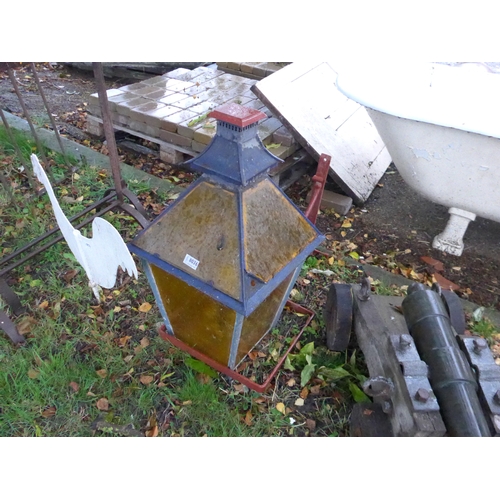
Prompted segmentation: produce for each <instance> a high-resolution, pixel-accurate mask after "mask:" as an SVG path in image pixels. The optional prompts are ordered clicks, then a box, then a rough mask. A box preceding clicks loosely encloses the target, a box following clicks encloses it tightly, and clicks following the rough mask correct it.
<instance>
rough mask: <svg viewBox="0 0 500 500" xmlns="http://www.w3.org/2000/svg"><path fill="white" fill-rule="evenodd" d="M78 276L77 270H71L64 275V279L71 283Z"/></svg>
mask: <svg viewBox="0 0 500 500" xmlns="http://www.w3.org/2000/svg"><path fill="white" fill-rule="evenodd" d="M77 274H78V270H77V269H70V270H69V271H66V272H65V273H64V274H63V279H64V281H65V282H66V283H70V282H71V280H72V279H73V278H74V277H75V276H76V275H77Z"/></svg>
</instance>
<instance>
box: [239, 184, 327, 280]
mask: <svg viewBox="0 0 500 500" xmlns="http://www.w3.org/2000/svg"><path fill="white" fill-rule="evenodd" d="M242 206H243V225H244V228H245V229H244V234H245V240H244V245H245V264H246V266H245V268H246V270H247V272H249V273H250V274H252V275H254V276H256V277H257V278H259V279H261V280H262V281H264V282H266V283H267V282H268V281H269V280H270V279H271V278H272V277H273V276H274V275H275V274H276V273H277V272H278V271H280V270H281V269H282V268H283V267H285V266H286V265H287V264H288V263H289V262H290V261H291V260H292V259H293V258H294V257H296V256H297V255H298V254H299V253H300V252H301V251H302V250H303V249H304V248H305V247H306V246H307V245H308V244H309V243H311V242H312V241H314V240H315V238H316V237H317V234H316V231H315V230H314V229H313V228H312V227H311V226H310V225H309V223H308V221H307V219H305V218H304V216H303V215H302V214H301V213H300V212H299V211H298V210H297V209H296V208H295V206H294V205H293V204H292V203H291V202H290V201H289V200H288V199H287V198H286V197H285V196H283V194H282V193H281V191H279V190H278V188H277V187H276V186H275V185H274V184H273V182H272V181H271V180H269V179H266V180H264V181H262V182H260V183H258V184H256V185H255V186H254V187H252V188H249V189H247V190H245V191H244V192H243V203H242Z"/></svg>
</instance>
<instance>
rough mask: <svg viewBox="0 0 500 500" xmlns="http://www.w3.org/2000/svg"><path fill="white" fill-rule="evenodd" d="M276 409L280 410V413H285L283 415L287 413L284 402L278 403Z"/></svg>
mask: <svg viewBox="0 0 500 500" xmlns="http://www.w3.org/2000/svg"><path fill="white" fill-rule="evenodd" d="M276 409H277V410H278V411H279V412H280V413H283V415H284V414H285V405H284V404H283V403H278V404H277V405H276Z"/></svg>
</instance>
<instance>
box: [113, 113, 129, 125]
mask: <svg viewBox="0 0 500 500" xmlns="http://www.w3.org/2000/svg"><path fill="white" fill-rule="evenodd" d="M112 120H113V123H116V124H117V125H121V126H122V127H128V124H129V122H130V118H129V117H128V116H125V115H120V114H118V113H113V118H112Z"/></svg>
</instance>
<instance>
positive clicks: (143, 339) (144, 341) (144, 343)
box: [141, 337, 149, 347]
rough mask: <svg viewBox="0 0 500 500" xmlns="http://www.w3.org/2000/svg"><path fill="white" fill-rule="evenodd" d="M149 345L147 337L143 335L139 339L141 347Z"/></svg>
mask: <svg viewBox="0 0 500 500" xmlns="http://www.w3.org/2000/svg"><path fill="white" fill-rule="evenodd" d="M148 345H149V339H148V338H147V337H144V338H142V339H141V346H142V347H147V346H148Z"/></svg>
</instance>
